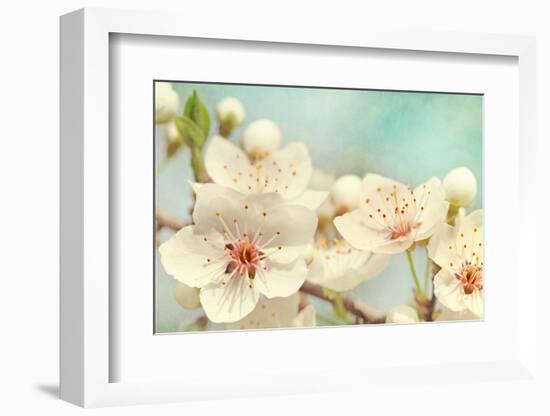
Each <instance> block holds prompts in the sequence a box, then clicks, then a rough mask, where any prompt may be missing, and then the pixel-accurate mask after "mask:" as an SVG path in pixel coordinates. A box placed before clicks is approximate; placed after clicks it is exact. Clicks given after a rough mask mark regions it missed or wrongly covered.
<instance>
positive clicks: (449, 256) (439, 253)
mask: <svg viewBox="0 0 550 416" xmlns="http://www.w3.org/2000/svg"><path fill="white" fill-rule="evenodd" d="M455 237H456V229H455V228H453V227H451V226H450V225H448V224H443V225H442V226H441V227H440V228H439V229H438V230H437V232H436V233H435V234H434V235H433V236H432V238H430V242H429V243H428V255H429V256H430V258H431V259H432V260H433V261H434V262H435V263H436V264H437V265H438V266H439V267H444V268H446V269H448V268H449V264H450V263H451V262H452V261H453V259H454V257H455V255H456V253H455V250H454V247H455Z"/></svg>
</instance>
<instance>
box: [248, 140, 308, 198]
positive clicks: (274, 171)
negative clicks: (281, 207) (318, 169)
mask: <svg viewBox="0 0 550 416" xmlns="http://www.w3.org/2000/svg"><path fill="white" fill-rule="evenodd" d="M257 165H258V166H260V165H261V166H262V169H261V172H263V177H262V181H264V183H265V179H266V178H267V180H268V185H267V186H265V189H264V192H275V191H277V192H278V193H280V194H281V195H282V196H283V198H285V199H292V198H296V197H298V196H299V195H300V194H301V193H302V192H303V191H304V190H305V189H306V187H307V185H308V183H309V180H310V178H311V173H312V171H313V168H312V167H311V158H310V156H309V152H308V150H307V147H306V146H305V145H304V144H303V143H290V144H288V145H286V146H285V147H284V148H283V149H281V150H279V151H278V152H276V153H274V154H273V155H272V156H270V157H268V158H266V159H263V160H261V161H259V162H258V163H257Z"/></svg>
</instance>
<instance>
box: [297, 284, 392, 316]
mask: <svg viewBox="0 0 550 416" xmlns="http://www.w3.org/2000/svg"><path fill="white" fill-rule="evenodd" d="M300 292H302V293H305V294H308V295H310V296H315V297H316V298H319V299H322V300H324V301H326V302H330V303H331V304H333V305H334V304H335V303H336V300H335V299H333V298H331V297H330V296H328V295H327V294H326V293H325V292H323V288H322V287H321V286H319V285H316V284H313V283H310V282H307V281H306V282H304V284H303V285H302V287H301V288H300ZM342 302H343V305H344V308H345V309H346V310H347V311H348V312H349V313H351V314H353V315H355V317H356V321H357V323H359V324H380V323H384V322H385V321H386V320H385V317H384V315H382V314H381V313H379V312H377V311H375V310H373V309H372V308H370V307H368V306H367V305H365V304H364V303H361V302H358V301H356V300H353V299H351V298H350V297H348V296H345V297H344V298H343V300H342Z"/></svg>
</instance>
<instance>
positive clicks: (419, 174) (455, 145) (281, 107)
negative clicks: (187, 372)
mask: <svg viewBox="0 0 550 416" xmlns="http://www.w3.org/2000/svg"><path fill="white" fill-rule="evenodd" d="M172 85H173V87H174V89H175V90H176V91H177V92H178V94H179V96H180V101H181V102H182V103H183V102H185V100H186V98H187V97H188V96H189V95H190V94H192V92H193V90H194V89H195V90H196V91H197V93H198V94H199V96H200V98H201V99H202V101H203V102H204V103H205V105H206V107H207V108H208V110H209V112H210V114H211V118H212V129H211V130H212V131H215V130H216V128H217V125H216V120H215V116H214V108H215V105H216V103H217V102H218V101H220V100H221V99H223V98H225V97H228V96H233V97H236V98H238V99H239V100H240V101H241V102H242V104H243V106H244V108H245V111H246V120H245V123H244V125H243V126H242V127H241V128H239V129H237V130H236V131H235V132H234V133H233V135H232V140H233V141H234V142H235V143H238V139H239V138H240V135H241V134H242V131H243V129H244V128H245V127H246V125H247V124H248V123H250V122H252V121H254V120H257V119H260V118H269V119H271V120H273V121H274V122H276V123H277V124H278V125H279V126H280V128H281V130H282V132H283V138H284V142H285V143H288V142H292V141H302V142H304V143H305V144H306V145H307V146H308V148H309V150H310V154H311V157H312V160H313V164H314V166H315V167H319V168H323V169H325V170H327V171H329V172H332V173H334V174H336V175H342V174H345V173H356V174H358V175H361V176H362V175H364V174H365V173H367V172H372V173H379V174H382V175H384V176H388V177H391V178H393V179H396V180H399V181H402V182H405V183H409V184H411V185H413V186H415V185H418V184H419V183H421V182H423V181H425V180H426V179H428V178H430V177H431V176H438V177H440V178H441V179H443V177H444V176H445V175H446V174H447V172H449V171H450V170H451V169H453V168H455V167H458V166H466V167H468V168H469V169H471V170H472V172H473V173H474V175H475V176H476V178H477V180H478V194H477V197H476V200H475V205H474V207H472V209H474V208H481V207H482V197H483V180H482V179H483V178H482V160H483V151H482V149H483V142H482V137H483V123H482V119H483V98H482V97H481V96H479V95H462V94H437V93H417V92H391V91H364V90H337V89H316V88H296V87H266V86H243V85H222V84H189V83H172ZM163 128H164V127H163V126H157V128H156V131H155V143H156V150H157V152H156V157H157V164H158V163H159V162H160V161H161V159H162V158H163V155H164V130H163ZM191 178H192V175H191V171H190V169H189V154H188V152H187V151H180V152H179V153H178V154H177V155H176V156H175V157H174V158H173V159H172V160H171V161H170V162H169V164H168V166H167V167H166V168H165V169H164V170H163V171H162V173H161V174H160V175H158V176H157V179H156V203H157V206H158V207H160V208H163V209H165V210H167V211H169V212H172V213H174V214H175V215H178V216H180V217H182V218H187V216H188V214H187V210H188V208H189V207H190V204H191V199H190V188H189V185H188V184H187V180H188V179H191ZM167 236H168V234H166V237H167ZM415 260H416V267H417V269H418V271H419V273H420V274H422V273H423V269H424V264H425V254H424V252H423V250H417V251H416V252H415ZM156 270H157V273H156V276H155V284H156V295H157V299H156V323H157V331H161V332H165V331H169V332H172V331H176V330H177V329H178V328H179V327H182V326H185V324H186V323H189V322H192V321H193V319H194V318H195V317H196V315H197V312H189V311H185V310H184V309H182V308H181V307H179V305H178V304H177V303H176V302H175V301H174V299H173V282H172V278H170V277H169V276H167V275H166V274H165V273H164V272H163V270H162V267H160V263H159V262H158V259H157V268H156ZM411 288H412V280H411V277H410V272H409V269H408V267H407V263H406V258H405V255H404V254H403V255H397V256H394V257H393V258H392V261H391V263H390V266H389V267H388V268H387V269H386V270H385V272H384V273H383V274H381V275H379V276H377V277H375V278H373V279H372V280H371V281H369V282H366V283H365V284H363V285H361V286H359V287H358V288H357V289H355V290H354V291H353V293H352V295H353V296H357V297H358V298H361V299H362V300H365V301H367V302H368V303H370V304H372V306H375V307H378V308H380V309H383V310H387V309H388V308H390V307H392V306H395V305H398V304H402V303H406V302H407V301H408V300H409V297H410V294H411ZM316 306H317V305H316ZM318 306H319V307H320V308H321V313H326V314H327V315H329V311H328V310H324V309H325V308H324V306H326V305H318Z"/></svg>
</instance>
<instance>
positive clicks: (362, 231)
mask: <svg viewBox="0 0 550 416" xmlns="http://www.w3.org/2000/svg"><path fill="white" fill-rule="evenodd" d="M367 224H368V225H367ZM334 225H335V227H336V229H337V230H338V232H339V233H340V234H341V235H342V237H344V239H345V240H346V241H347V242H348V243H349V244H351V245H352V246H353V247H355V248H357V249H359V250H366V251H375V249H377V248H378V247H380V246H381V245H383V244H386V243H387V242H388V231H387V230H385V229H383V228H381V227H378V228H374V227H376V224H372V223H367V222H366V219H365V217H364V216H363V213H362V212H361V210H355V211H352V212H350V213H347V214H344V215H342V216H340V217H336V218H335V219H334Z"/></svg>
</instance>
